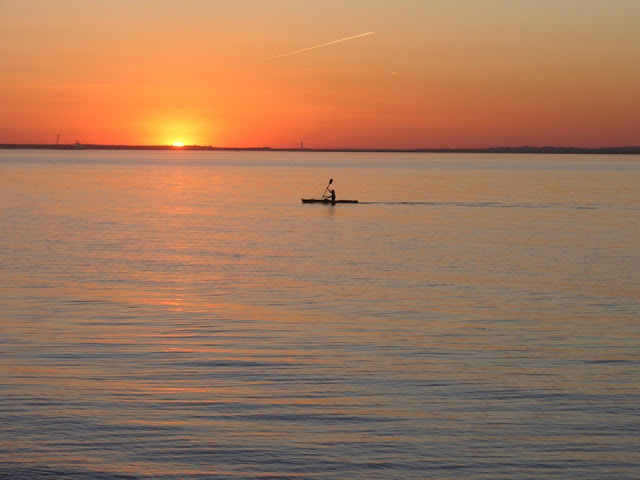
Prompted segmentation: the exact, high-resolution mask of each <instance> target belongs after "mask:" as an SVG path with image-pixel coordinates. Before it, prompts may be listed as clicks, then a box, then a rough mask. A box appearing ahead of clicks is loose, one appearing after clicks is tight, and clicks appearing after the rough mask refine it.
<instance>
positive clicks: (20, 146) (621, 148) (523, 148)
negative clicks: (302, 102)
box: [0, 143, 640, 154]
mask: <svg viewBox="0 0 640 480" xmlns="http://www.w3.org/2000/svg"><path fill="white" fill-rule="evenodd" d="M0 149H4V150H12V149H13V150H29V149H33V150H177V151H179V150H205V151H215V150H221V151H234V150H235V151H274V152H278V151H280V152H292V151H293V152H356V153H357V152H363V153H366V152H381V153H383V152H389V153H393V152H397V153H403V152H404V153H429V152H433V153H447V152H450V153H483V152H484V153H620V154H640V145H617V146H611V147H603V146H601V147H577V146H557V145H545V146H532V145H519V146H503V145H501V146H492V147H416V148H391V147H371V148H363V147H337V148H334V147H317V148H313V147H312V148H308V147H304V148H300V147H270V146H262V147H246V146H245V147H240V146H234V147H220V146H212V145H183V146H174V145H164V144H159V145H145V144H142V145H128V144H90V143H86V144H84V143H83V144H80V143H70V144H49V143H0Z"/></svg>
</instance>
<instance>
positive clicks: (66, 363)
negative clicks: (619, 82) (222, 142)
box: [0, 151, 640, 480]
mask: <svg viewBox="0 0 640 480" xmlns="http://www.w3.org/2000/svg"><path fill="white" fill-rule="evenodd" d="M329 178H333V179H334V184H333V185H334V187H335V189H336V193H337V195H338V197H339V198H340V197H342V198H354V199H359V200H360V201H361V202H366V203H363V204H359V205H336V206H333V207H332V206H325V205H302V204H301V203H300V197H303V196H304V197H318V196H320V195H321V194H322V191H323V189H324V187H325V186H326V184H327V182H328V179H329ZM638 185H640V157H638V156H625V157H621V156H562V155H553V156H540V155H536V156H531V155H529V156H527V155H522V156H519V155H499V156H496V155H493V156H491V155H441V154H424V155H418V154H415V155H413V154H412V155H401V154H313V153H304V154H301V153H276V152H255V153H242V152H218V153H211V152H91V151H81V152H80V151H79V152H73V151H72V152H51V151H50V152H38V151H23V152H17V151H0V317H1V319H0V477H1V478H3V479H4V478H8V479H22V478H24V479H47V478H55V479H58V478H60V479H85V478H86V479H138V478H141V479H145V478H153V479H176V480H177V479H213V480H216V479H235V478H242V479H259V478H268V479H288V478H292V479H340V480H342V479H362V480H375V479H466V478H469V479H492V480H494V479H536V478H540V479H543V478H544V479H550V478H558V479H560V478H562V479H576V478H587V479H616V480H624V479H632V478H633V479H637V478H640V453H639V452H640V383H639V380H640V368H639V367H640V320H639V319H640V240H639V239H640V189H639V188H638Z"/></svg>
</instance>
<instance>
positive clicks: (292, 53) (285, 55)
mask: <svg viewBox="0 0 640 480" xmlns="http://www.w3.org/2000/svg"><path fill="white" fill-rule="evenodd" d="M372 33H373V32H367V33H361V34H360V35H354V36H353V37H347V38H341V39H340V40H333V41H332V42H327V43H323V44H321V45H316V46H315V47H308V48H303V49H302V50H296V51H295V52H289V53H283V54H282V55H276V56H275V57H269V58H267V60H274V59H276V58H280V57H288V56H289V55H295V54H296V53H300V52H306V51H307V50H313V49H314V48H320V47H326V46H327V45H332V44H334V43H338V42H346V41H347V40H352V39H354V38H359V37H365V36H367V35H371V34H372Z"/></svg>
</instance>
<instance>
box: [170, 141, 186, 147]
mask: <svg viewBox="0 0 640 480" xmlns="http://www.w3.org/2000/svg"><path fill="white" fill-rule="evenodd" d="M171 146H172V147H184V142H173V143H172V144H171Z"/></svg>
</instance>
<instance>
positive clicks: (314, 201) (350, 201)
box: [302, 198, 358, 204]
mask: <svg viewBox="0 0 640 480" xmlns="http://www.w3.org/2000/svg"><path fill="white" fill-rule="evenodd" d="M302 203H324V204H331V203H358V200H336V201H335V202H331V200H330V199H328V198H322V199H317V198H303V199H302Z"/></svg>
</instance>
